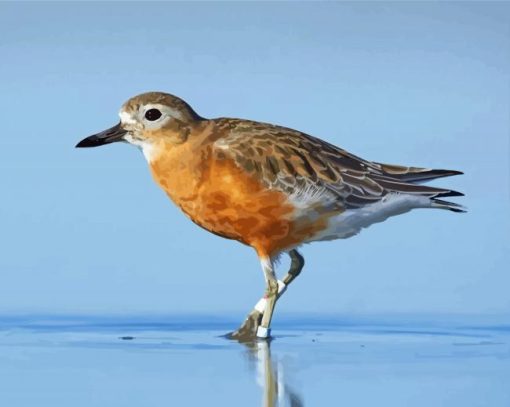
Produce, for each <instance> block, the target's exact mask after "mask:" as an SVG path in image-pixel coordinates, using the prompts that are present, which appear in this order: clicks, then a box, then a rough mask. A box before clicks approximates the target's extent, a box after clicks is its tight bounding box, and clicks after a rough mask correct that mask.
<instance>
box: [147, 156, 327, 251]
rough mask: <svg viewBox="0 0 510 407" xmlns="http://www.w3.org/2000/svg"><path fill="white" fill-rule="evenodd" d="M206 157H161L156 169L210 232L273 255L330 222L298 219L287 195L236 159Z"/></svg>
mask: <svg viewBox="0 0 510 407" xmlns="http://www.w3.org/2000/svg"><path fill="white" fill-rule="evenodd" d="M206 156H207V155H206ZM203 158H204V156H203V155H202V161H200V162H196V163H190V162H188V163H187V165H176V164H175V163H169V162H168V161H166V160H164V159H163V160H158V161H156V162H154V163H152V165H151V169H152V172H153V175H154V178H155V179H156V181H157V182H158V184H159V185H160V186H161V187H162V188H163V189H164V190H165V192H166V193H167V194H168V196H169V197H170V198H171V199H172V201H174V202H175V203H176V204H177V205H178V206H179V207H180V208H181V209H182V210H183V211H184V212H185V213H186V215H187V216H188V217H189V218H190V219H191V220H192V221H193V222H195V223H196V224H198V225H199V226H201V227H203V228H205V229H207V230H208V231H210V232H212V233H215V234H218V235H220V236H223V237H226V238H229V239H235V240H238V241H240V242H242V243H244V244H247V245H249V246H252V247H253V248H254V249H255V250H256V251H257V253H258V254H259V255H260V256H268V255H269V256H271V255H276V254H277V253H279V252H280V251H282V250H285V249H288V248H290V247H294V246H296V245H299V244H300V243H301V242H303V241H305V240H307V239H308V238H310V237H311V236H313V235H314V234H315V233H317V231H319V230H322V229H323V228H324V227H325V226H326V225H325V222H321V221H319V222H317V221H315V222H314V224H307V222H303V221H299V222H298V221H296V220H295V208H294V206H293V205H292V204H291V203H290V202H289V200H288V199H287V195H286V194H284V193H283V192H280V191H277V190H272V189H267V188H266V187H265V186H264V185H263V184H262V183H261V182H260V181H259V180H258V179H256V178H255V177H252V176H250V175H248V174H246V173H245V172H244V171H243V170H242V169H240V168H239V167H237V166H236V165H235V163H234V162H233V161H231V160H229V159H222V160H214V159H213V158H212V157H211V158H209V159H208V160H206V161H203Z"/></svg>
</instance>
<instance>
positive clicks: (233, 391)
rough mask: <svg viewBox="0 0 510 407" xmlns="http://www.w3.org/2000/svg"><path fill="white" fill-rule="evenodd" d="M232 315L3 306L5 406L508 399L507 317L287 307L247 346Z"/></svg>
mask: <svg viewBox="0 0 510 407" xmlns="http://www.w3.org/2000/svg"><path fill="white" fill-rule="evenodd" d="M162 321H163V322H162ZM234 321H235V320H234V319H229V318H225V319H224V320H222V319H218V318H215V319H213V318H205V317H200V318H197V317H183V316H181V317H166V318H162V317H144V318H141V317H132V318H128V317H110V318H107V317H101V318H98V317H83V316H81V317H69V316H67V317H62V316H60V317H55V316H45V317H44V316H23V317H19V316H18V317H1V318H0V406H12V407H25V406H39V407H41V406H52V407H56V406H73V407H79V406H87V407H90V406H163V405H165V406H207V405H210V406H276V405H281V406H314V407H315V406H343V405H348V406H392V407H395V406H413V407H414V406H463V407H464V406H480V407H481V406H484V407H486V406H490V407H498V406H501V407H503V406H510V324H508V323H505V321H501V320H492V321H487V320H482V321H476V322H475V321H473V320H472V319H470V318H464V319H463V320H457V321H454V320H452V319H450V320H448V319H446V318H442V319H441V322H437V319H434V318H429V319H428V320H423V319H422V320H416V319H409V318H407V319H405V318H391V317H386V318H371V319H370V318H364V319H363V318H361V319H360V318H358V319H357V318H325V317H322V318H321V317H309V316H308V317H302V318H300V317H293V318H281V319H277V320H275V329H274V331H273V332H274V334H275V338H274V340H273V341H271V343H267V342H265V341H262V342H257V343H253V344H249V345H243V344H239V343H237V342H233V341H229V340H227V339H224V338H223V337H221V335H223V334H224V333H226V332H227V331H228V330H229V329H232V328H235V327H236V324H235V322H234ZM431 321H433V322H431Z"/></svg>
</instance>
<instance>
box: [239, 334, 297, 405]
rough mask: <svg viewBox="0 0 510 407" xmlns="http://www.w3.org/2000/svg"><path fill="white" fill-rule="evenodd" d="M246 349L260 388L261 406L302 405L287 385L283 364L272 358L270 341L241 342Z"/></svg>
mask: <svg viewBox="0 0 510 407" xmlns="http://www.w3.org/2000/svg"><path fill="white" fill-rule="evenodd" d="M243 345H245V346H246V348H247V349H248V359H249V361H250V364H251V367H252V369H253V370H254V371H255V373H256V377H257V384H258V385H259V386H260V387H261V388H262V406H263V407H276V406H278V407H283V406H290V407H303V406H304V404H303V401H302V399H301V397H300V396H299V395H298V394H297V393H296V392H295V391H294V390H293V389H292V388H291V387H290V386H289V385H288V383H287V382H286V378H285V366H284V364H283V363H280V362H279V361H278V358H276V359H275V360H273V358H272V355H271V343H270V341H255V342H249V343H243Z"/></svg>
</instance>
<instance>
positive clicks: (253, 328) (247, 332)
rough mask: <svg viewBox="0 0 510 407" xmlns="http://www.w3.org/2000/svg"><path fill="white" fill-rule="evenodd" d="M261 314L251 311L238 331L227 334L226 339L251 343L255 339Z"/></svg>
mask: <svg viewBox="0 0 510 407" xmlns="http://www.w3.org/2000/svg"><path fill="white" fill-rule="evenodd" d="M262 316H263V314H262V313H261V312H259V311H257V310H255V309H254V310H253V311H252V312H250V313H249V314H248V316H247V317H246V319H245V320H244V322H243V323H242V324H241V326H240V327H239V329H237V330H236V331H234V332H231V333H229V334H227V338H229V339H234V340H236V341H239V342H252V341H254V340H256V339H257V331H258V329H259V327H260V324H261V322H262Z"/></svg>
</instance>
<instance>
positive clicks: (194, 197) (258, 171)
mask: <svg viewBox="0 0 510 407" xmlns="http://www.w3.org/2000/svg"><path fill="white" fill-rule="evenodd" d="M117 141H124V142H128V143H130V144H133V145H135V146H137V147H139V148H140V149H141V150H142V152H143V155H144V156H145V158H146V159H147V161H148V163H149V167H150V169H151V172H152V175H153V177H154V179H155V181H156V182H157V183H158V184H159V186H160V187H161V188H163V190H164V191H165V192H166V193H167V195H168V196H169V197H170V199H171V200H172V201H173V202H174V203H175V204H176V205H178V206H179V207H180V208H181V210H182V211H183V212H184V213H185V214H186V215H187V216H188V217H189V218H190V219H191V220H192V221H193V222H195V223H196V224H198V225H199V226H201V227H202V228H204V229H206V230H208V231H210V232H212V233H214V234H217V235H219V236H222V237H225V238H228V239H234V240H238V241H240V242H242V243H244V244H246V245H249V246H251V247H253V248H254V249H255V251H256V252H257V255H258V257H259V259H260V262H261V264H262V270H263V272H264V276H265V280H266V291H265V295H264V296H263V297H262V298H261V300H260V301H259V302H258V303H257V305H256V306H255V308H254V309H253V310H252V311H251V313H250V314H249V315H248V317H247V318H246V320H245V321H244V323H243V324H242V325H241V327H240V328H239V329H238V330H237V331H235V332H233V333H232V334H231V337H232V338H235V339H238V340H251V339H252V338H255V337H260V338H266V337H269V336H270V323H271V318H272V315H273V310H274V307H275V303H276V300H277V299H278V297H279V296H280V295H281V294H283V292H284V290H285V289H286V287H287V286H288V285H289V284H290V283H291V282H292V281H293V280H294V279H295V278H296V277H297V276H298V275H299V273H300V272H301V269H302V268H303V265H304V260H303V257H302V256H301V255H300V254H299V252H298V251H297V248H298V247H299V246H300V245H302V244H304V243H310V242H315V241H321V240H332V239H345V238H348V237H351V236H354V235H356V234H357V233H358V232H359V231H360V230H361V229H363V228H366V227H368V226H370V225H372V224H373V223H377V222H382V221H384V220H386V219H387V218H389V217H391V216H394V215H399V214H402V213H405V212H408V211H410V210H411V209H414V208H439V209H448V210H450V211H453V212H463V211H464V210H463V208H462V206H460V205H458V204H456V203H452V202H447V201H444V200H442V199H441V198H444V197H451V196H461V195H463V194H461V193H459V192H456V191H452V190H449V189H443V188H433V187H429V186H423V185H420V184H421V183H423V182H426V181H430V180H433V179H436V178H440V177H446V176H450V175H457V174H461V172H459V171H450V170H434V169H425V168H416V167H404V166H399V165H388V164H381V163H377V162H372V161H367V160H364V159H362V158H360V157H357V156H355V155H353V154H351V153H349V152H347V151H345V150H342V149H340V148H338V147H336V146H334V145H332V144H329V143H327V142H325V141H323V140H320V139H318V138H315V137H312V136H309V135H307V134H304V133H301V132H299V131H296V130H292V129H289V128H286V127H281V126H276V125H272V124H267V123H260V122H256V121H250V120H241V119H231V118H217V119H205V118H203V117H201V116H199V115H198V114H197V113H196V112H195V111H194V110H193V109H192V108H191V107H190V106H189V105H188V104H187V103H186V102H185V101H183V100H182V99H180V98H178V97H176V96H173V95H170V94H166V93H160V92H150V93H144V94H141V95H138V96H135V97H133V98H132V99H130V100H128V101H127V102H126V103H125V104H124V105H123V106H122V108H121V110H120V122H119V123H118V124H117V125H115V126H114V127H112V128H111V129H108V130H106V131H104V132H102V133H98V134H95V135H93V136H90V137H87V138H85V139H84V140H82V141H80V142H79V143H78V144H77V146H76V147H96V146H100V145H104V144H109V143H113V142H117ZM282 253H288V255H289V256H290V258H291V267H290V270H289V271H288V273H287V275H286V276H285V277H284V278H283V279H282V280H278V279H277V277H276V274H275V270H274V260H275V259H276V258H277V257H278V256H279V255H280V254H282Z"/></svg>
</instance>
